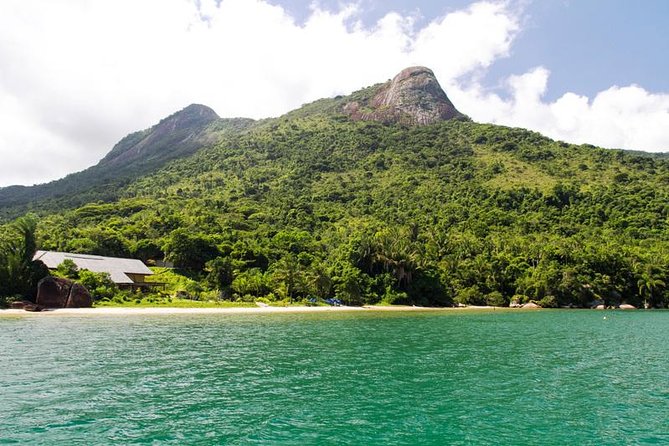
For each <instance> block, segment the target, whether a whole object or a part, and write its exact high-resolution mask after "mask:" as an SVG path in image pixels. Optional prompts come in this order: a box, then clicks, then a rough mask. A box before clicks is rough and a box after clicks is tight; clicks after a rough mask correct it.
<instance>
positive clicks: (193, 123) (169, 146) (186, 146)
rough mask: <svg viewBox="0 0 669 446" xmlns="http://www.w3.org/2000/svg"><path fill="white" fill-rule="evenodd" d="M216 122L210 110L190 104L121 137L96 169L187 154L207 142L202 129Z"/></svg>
mask: <svg viewBox="0 0 669 446" xmlns="http://www.w3.org/2000/svg"><path fill="white" fill-rule="evenodd" d="M217 120H219V117H218V115H217V114H216V112H214V110H212V109H211V108H209V107H207V106H204V105H198V104H191V105H189V106H188V107H186V108H184V109H183V110H181V111H179V112H177V113H174V114H173V115H171V116H168V117H167V118H165V119H163V120H161V121H160V122H159V123H158V124H156V125H155V126H153V127H151V128H150V129H147V130H144V131H140V132H135V133H132V134H130V135H128V136H126V137H125V138H123V139H122V140H121V141H119V142H118V143H117V144H116V145H115V146H114V147H113V148H112V150H111V152H109V153H108V154H107V155H106V156H105V157H104V158H102V160H101V161H100V163H99V164H98V167H108V168H115V169H118V168H122V167H124V166H128V165H136V164H137V163H149V162H151V161H154V160H164V159H170V158H175V157H179V156H184V155H188V154H190V153H192V152H194V151H195V150H197V149H198V148H200V147H202V146H203V145H204V144H206V143H207V142H208V140H207V135H206V132H205V130H206V128H207V126H208V125H209V124H211V123H212V122H214V121H217ZM209 142H211V141H209Z"/></svg>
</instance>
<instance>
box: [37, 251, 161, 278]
mask: <svg viewBox="0 0 669 446" xmlns="http://www.w3.org/2000/svg"><path fill="white" fill-rule="evenodd" d="M34 259H35V260H41V261H42V262H44V264H45V265H46V266H47V268H49V269H56V268H57V267H58V265H60V264H61V263H63V261H64V260H66V259H69V260H72V261H73V262H74V264H75V265H77V268H79V269H87V270H89V271H93V272H95V273H109V275H110V276H111V280H112V281H113V282H115V283H117V284H121V285H131V284H133V283H134V282H133V280H132V279H131V278H130V277H128V276H127V274H138V275H144V276H148V275H151V274H153V272H152V271H151V270H150V269H149V268H148V267H147V266H146V265H145V264H144V263H143V262H142V261H141V260H137V259H123V258H119V257H103V256H94V255H89V254H71V253H68V252H55V251H37V252H36V253H35V257H34Z"/></svg>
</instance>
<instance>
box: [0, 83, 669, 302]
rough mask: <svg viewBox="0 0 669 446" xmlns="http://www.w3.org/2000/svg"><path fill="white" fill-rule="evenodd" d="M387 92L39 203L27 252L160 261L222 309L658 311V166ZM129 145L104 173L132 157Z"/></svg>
mask: <svg viewBox="0 0 669 446" xmlns="http://www.w3.org/2000/svg"><path fill="white" fill-rule="evenodd" d="M419 71H420V72H419V76H427V77H429V76H430V75H429V73H426V72H425V71H423V70H419ZM397 79H405V78H404V77H402V76H399V77H396V78H395V79H394V80H393V81H390V83H386V84H379V85H377V86H374V87H369V88H367V89H363V90H361V91H359V92H356V93H353V94H352V95H351V96H348V97H341V98H333V99H325V100H321V101H317V102H315V103H312V104H308V105H306V106H304V107H303V108H302V109H299V110H296V111H293V112H291V113H288V114H287V115H285V116H283V117H281V118H277V119H271V120H265V121H261V122H257V123H253V124H251V125H241V126H239V127H237V128H234V129H231V130H228V131H222V132H219V133H216V139H215V142H214V141H213V140H209V141H210V142H209V143H207V144H202V145H201V146H200V147H198V148H197V150H194V151H192V152H190V153H180V154H179V158H178V159H176V160H172V161H166V163H164V164H161V165H160V167H155V168H154V169H153V170H146V171H145V174H144V175H141V176H139V175H138V176H136V177H133V178H131V179H130V180H128V181H127V183H126V184H124V185H122V186H119V187H118V188H116V189H115V190H114V191H113V198H112V199H105V198H104V196H103V195H100V196H97V197H96V198H94V199H91V200H89V202H88V203H86V204H83V205H80V204H76V205H74V206H71V207H70V208H66V207H65V208H63V209H62V210H58V211H56V210H54V209H53V208H49V207H42V211H41V214H42V218H41V221H40V224H39V229H38V236H39V237H38V238H39V244H40V246H41V248H42V249H53V250H59V251H72V252H87V253H94V254H101V255H112V256H135V257H139V258H142V259H144V260H151V259H155V260H157V259H162V258H163V257H166V258H167V259H168V260H171V261H173V262H175V263H176V264H177V265H178V266H180V267H181V268H184V269H185V270H188V271H189V272H188V275H189V276H190V277H191V279H194V280H195V282H194V283H197V284H198V285H197V286H198V287H199V290H200V291H202V290H205V292H206V290H212V292H213V290H218V291H220V293H221V295H222V296H224V297H225V298H232V299H246V300H252V299H254V298H258V297H264V298H266V299H269V300H273V299H305V298H308V297H310V296H317V297H322V298H325V297H333V296H337V297H339V298H341V299H343V300H344V301H346V302H349V303H358V304H359V303H375V302H379V301H381V300H383V301H385V302H403V303H414V304H423V305H427V304H429V305H435V304H437V305H450V304H452V303H453V302H460V303H467V304H486V303H487V304H493V305H508V304H509V302H510V301H512V300H517V301H527V300H536V301H540V302H541V303H542V304H543V305H545V306H554V305H567V304H574V305H588V304H589V303H591V302H593V301H597V300H601V301H605V302H606V304H617V303H621V302H629V303H633V304H635V305H643V303H644V302H646V303H648V304H649V305H666V304H667V303H668V302H669V294H668V293H667V290H666V287H665V284H666V283H669V282H667V281H668V280H669V277H667V270H668V267H669V232H668V229H669V228H668V224H669V223H668V215H669V162H668V161H667V160H666V159H663V158H661V157H653V156H646V155H644V154H637V153H627V152H624V151H614V150H604V149H598V148H595V147H593V146H589V145H583V146H576V145H571V144H566V143H562V142H556V141H552V140H550V139H548V138H546V137H543V136H541V135H539V134H537V133H534V132H530V131H527V130H523V129H512V128H506V127H500V126H494V125H488V124H478V123H474V122H471V121H470V120H468V119H467V118H466V117H464V116H462V115H461V114H460V113H459V112H458V111H457V109H455V107H453V106H452V104H451V106H450V107H452V110H451V109H450V108H449V109H448V110H450V111H445V112H442V111H439V110H447V109H446V108H443V107H441V105H444V104H445V102H444V99H443V98H446V95H445V93H444V94H443V96H442V94H439V93H438V92H436V93H434V91H432V93H430V94H429V95H428V96H425V95H416V94H414V95H411V94H409V95H407V94H405V92H401V91H400V92H399V93H398V92H397V90H395V93H393V94H392V95H390V96H391V97H393V98H395V99H393V100H392V102H391V103H381V102H379V101H377V100H376V99H375V98H380V97H386V98H387V97H389V95H388V94H387V92H388V91H389V90H392V87H393V85H396V84H397V82H395V80H397ZM428 81H429V79H428ZM435 82H436V79H435ZM412 85H413V86H412V88H418V90H420V85H429V88H428V90H430V89H433V87H434V84H433V83H431V82H427V83H423V81H422V80H421V81H420V82H418V83H414V84H412ZM416 85H418V87H416ZM437 85H438V84H437ZM440 90H441V89H440ZM428 93H429V91H428ZM442 93H443V92H442ZM384 95H385V96H384ZM412 97H413V98H414V99H415V101H414V100H412V99H407V98H412ZM426 97H427V98H428V99H426ZM446 100H447V98H446ZM412 101H413V102H412ZM351 103H357V104H358V105H360V104H363V105H360V106H359V107H358V109H357V110H360V109H364V110H366V111H365V113H364V114H355V113H354V114H351V113H348V112H347V110H348V111H350V110H351V106H349V105H348V104H351ZM448 103H450V101H448ZM416 104H422V105H420V107H417V106H416ZM389 110H390V111H389ZM428 115H429V116H433V117H434V119H433V118H430V119H427V118H425V117H426V116H428ZM423 118H425V119H423ZM213 122H216V123H219V122H220V121H213ZM209 125H210V124H209ZM207 128H210V127H207ZM128 138H130V139H129V140H127V141H126V140H124V141H125V142H123V141H122V142H121V143H119V145H117V146H116V148H115V149H114V150H112V152H111V153H110V155H108V156H107V157H106V158H105V160H106V161H105V160H103V162H101V164H105V163H110V162H112V161H111V160H114V159H119V158H118V157H119V156H122V155H123V154H125V153H128V155H126V156H130V154H133V155H135V156H136V155H138V154H141V151H140V150H136V151H135V152H128V149H126V148H125V147H126V146H127V147H138V143H137V142H136V141H139V140H145V139H144V138H146V135H144V134H143V133H142V134H138V135H137V136H132V135H131V136H130V137H128ZM161 163H162V161H161ZM93 196H94V195H91V197H93ZM37 208H38V209H39V206H37ZM3 211H4V212H7V213H10V214H11V213H12V212H15V211H16V208H12V207H10V206H8V205H4V206H3ZM200 291H198V292H200Z"/></svg>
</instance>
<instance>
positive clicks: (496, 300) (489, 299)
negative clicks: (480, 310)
mask: <svg viewBox="0 0 669 446" xmlns="http://www.w3.org/2000/svg"><path fill="white" fill-rule="evenodd" d="M485 303H486V305H490V306H492V307H505V306H506V305H507V304H508V302H507V300H506V299H505V298H504V296H503V295H502V293H500V292H499V291H493V292H492V293H488V294H486V296H485Z"/></svg>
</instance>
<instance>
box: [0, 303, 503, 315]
mask: <svg viewBox="0 0 669 446" xmlns="http://www.w3.org/2000/svg"><path fill="white" fill-rule="evenodd" d="M467 310H493V311H497V310H499V311H504V310H508V309H505V308H495V307H414V306H408V305H398V306H381V305H379V306H376V305H366V306H362V307H347V306H338V307H325V306H323V307H308V306H292V307H271V306H268V307H227V308H225V307H224V308H177V307H136V308H133V307H97V308H55V309H49V310H43V311H39V312H31V311H25V310H22V309H19V310H13V309H7V310H0V317H2V316H32V315H38V316H39V315H44V316H88V315H90V316H94V315H95V316H130V315H179V314H281V313H286V314H290V313H333V312H334V313H340V312H402V311H406V312H419V311H424V312H427V311H429V312H457V311H467Z"/></svg>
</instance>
